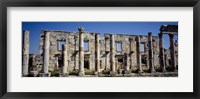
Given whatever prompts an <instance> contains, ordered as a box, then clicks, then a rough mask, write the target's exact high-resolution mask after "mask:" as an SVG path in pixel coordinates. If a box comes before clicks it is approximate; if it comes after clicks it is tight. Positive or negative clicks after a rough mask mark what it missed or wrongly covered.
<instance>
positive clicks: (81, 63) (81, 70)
mask: <svg viewBox="0 0 200 99" xmlns="http://www.w3.org/2000/svg"><path fill="white" fill-rule="evenodd" d="M83 30H84V29H83V28H82V27H81V28H78V31H79V73H78V75H79V76H84V75H85V72H84V44H83V43H84V41H83Z"/></svg>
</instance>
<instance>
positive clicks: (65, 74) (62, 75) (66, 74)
mask: <svg viewBox="0 0 200 99" xmlns="http://www.w3.org/2000/svg"><path fill="white" fill-rule="evenodd" d="M68 76H69V73H64V74H63V73H60V74H59V77H68Z"/></svg>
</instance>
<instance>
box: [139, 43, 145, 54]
mask: <svg viewBox="0 0 200 99" xmlns="http://www.w3.org/2000/svg"><path fill="white" fill-rule="evenodd" d="M144 46H145V45H144V44H141V46H140V50H141V52H143V53H144Z"/></svg>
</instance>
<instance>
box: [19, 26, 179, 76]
mask: <svg viewBox="0 0 200 99" xmlns="http://www.w3.org/2000/svg"><path fill="white" fill-rule="evenodd" d="M23 34H24V36H23V51H22V53H23V60H22V63H23V66H22V75H23V77H27V76H28V77H29V76H32V77H36V76H39V77H48V76H59V77H67V76H84V77H85V76H100V77H101V76H102V77H105V76H106V77H107V76H108V77H113V76H130V77H132V76H145V75H147V76H148V75H155V74H157V75H158V76H159V75H163V74H167V73H172V74H173V73H175V74H176V76H177V75H178V42H177V40H176V41H175V40H174V35H178V26H177V25H162V26H161V27H160V33H159V34H158V36H153V35H152V33H151V32H149V33H148V34H147V35H128V34H109V33H107V34H104V36H100V33H93V32H85V31H84V28H82V27H80V28H78V32H65V31H53V30H42V31H41V33H40V47H39V48H40V55H36V54H29V31H24V32H23ZM165 34H166V35H169V38H170V47H169V49H165V48H164V47H163V46H164V45H163V44H164V43H163V35H165ZM141 46H143V47H141ZM142 49H143V50H142Z"/></svg>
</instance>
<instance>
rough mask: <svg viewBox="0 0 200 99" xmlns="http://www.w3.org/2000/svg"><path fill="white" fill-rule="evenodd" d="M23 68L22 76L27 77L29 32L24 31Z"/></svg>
mask: <svg viewBox="0 0 200 99" xmlns="http://www.w3.org/2000/svg"><path fill="white" fill-rule="evenodd" d="M23 35H24V36H23V51H22V53H23V67H22V74H23V76H27V75H28V73H29V72H28V67H29V66H28V65H29V31H24V33H23Z"/></svg>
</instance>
